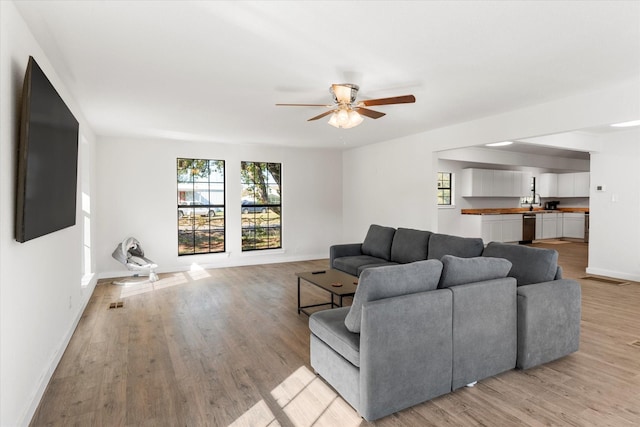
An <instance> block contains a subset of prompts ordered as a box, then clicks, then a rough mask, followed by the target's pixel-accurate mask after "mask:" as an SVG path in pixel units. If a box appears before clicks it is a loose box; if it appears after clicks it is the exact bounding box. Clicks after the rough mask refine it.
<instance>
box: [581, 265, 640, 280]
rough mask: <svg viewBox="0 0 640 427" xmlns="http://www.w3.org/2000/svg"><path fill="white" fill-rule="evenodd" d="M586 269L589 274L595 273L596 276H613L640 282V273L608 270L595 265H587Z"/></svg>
mask: <svg viewBox="0 0 640 427" xmlns="http://www.w3.org/2000/svg"><path fill="white" fill-rule="evenodd" d="M585 271H586V272H587V274H593V275H595V276H605V277H613V278H614V279H622V280H630V281H632V282H640V275H638V274H629V273H625V272H622V271H614V270H606V269H604V268H593V267H587V269H586V270H585Z"/></svg>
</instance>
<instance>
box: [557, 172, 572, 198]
mask: <svg viewBox="0 0 640 427" xmlns="http://www.w3.org/2000/svg"><path fill="white" fill-rule="evenodd" d="M574 181H575V175H574V174H572V173H561V174H558V197H574V193H575V189H574Z"/></svg>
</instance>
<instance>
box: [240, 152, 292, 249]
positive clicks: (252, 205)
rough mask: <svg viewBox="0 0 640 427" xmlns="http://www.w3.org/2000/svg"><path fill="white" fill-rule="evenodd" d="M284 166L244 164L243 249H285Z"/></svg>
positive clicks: (242, 204)
mask: <svg viewBox="0 0 640 427" xmlns="http://www.w3.org/2000/svg"><path fill="white" fill-rule="evenodd" d="M281 172H282V164H281V163H266V162H241V165H240V176H241V184H242V194H241V206H240V211H241V216H242V217H241V218H242V250H243V251H254V250H262V249H276V248H281V247H282V205H281Z"/></svg>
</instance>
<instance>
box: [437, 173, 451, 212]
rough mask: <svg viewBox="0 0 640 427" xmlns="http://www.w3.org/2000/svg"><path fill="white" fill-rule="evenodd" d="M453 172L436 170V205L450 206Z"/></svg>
mask: <svg viewBox="0 0 640 427" xmlns="http://www.w3.org/2000/svg"><path fill="white" fill-rule="evenodd" d="M452 181H453V174H452V173H450V172H438V206H451V205H452V204H453V203H452V200H451V199H452V197H451V196H452V194H453V193H452V188H453V186H452V184H451V183H452Z"/></svg>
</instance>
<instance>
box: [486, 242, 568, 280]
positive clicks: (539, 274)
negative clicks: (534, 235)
mask: <svg viewBox="0 0 640 427" xmlns="http://www.w3.org/2000/svg"><path fill="white" fill-rule="evenodd" d="M482 256H485V257H494V258H505V259H508V260H509V261H511V264H513V265H512V266H511V270H510V271H509V277H514V278H515V279H516V281H517V282H518V286H522V285H529V284H532V283H541V282H548V281H550V280H554V278H555V277H556V273H557V271H558V252H557V251H555V250H553V249H544V248H532V247H530V246H522V245H514V244H508V243H498V242H491V243H489V244H488V245H487V247H486V248H485V249H484V252H483V253H482Z"/></svg>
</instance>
